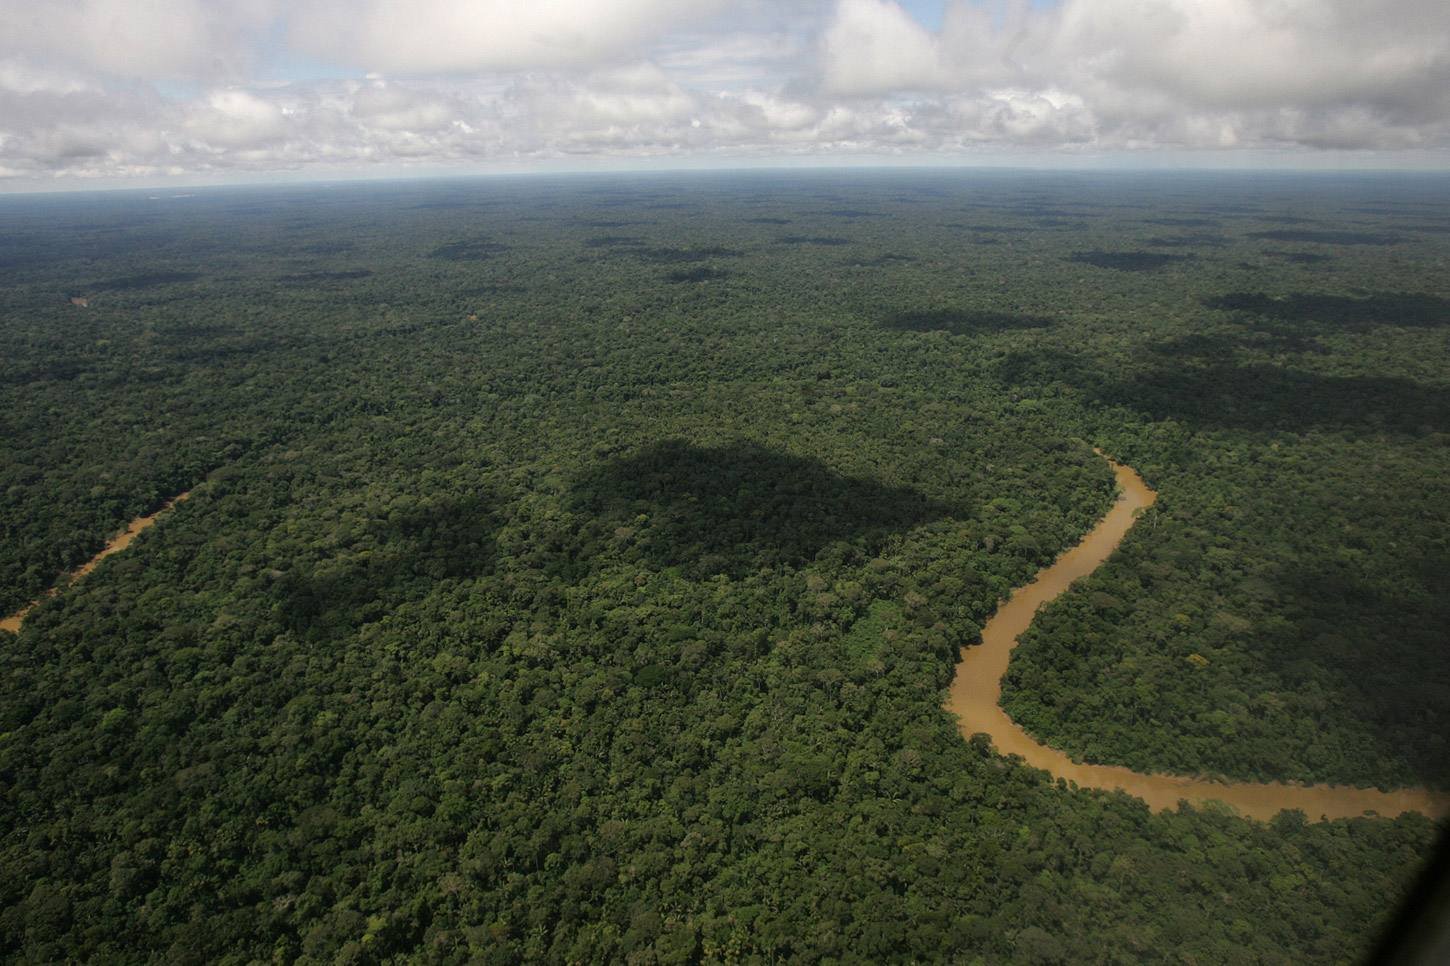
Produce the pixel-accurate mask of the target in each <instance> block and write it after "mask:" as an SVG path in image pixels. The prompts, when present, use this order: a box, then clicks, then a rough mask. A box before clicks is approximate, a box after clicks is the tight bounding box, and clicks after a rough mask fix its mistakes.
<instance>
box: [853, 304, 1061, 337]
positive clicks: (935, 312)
mask: <svg viewBox="0 0 1450 966" xmlns="http://www.w3.org/2000/svg"><path fill="white" fill-rule="evenodd" d="M881 324H882V327H883V328H887V329H895V330H897V331H898V332H950V333H951V334H952V335H981V334H984V333H988V332H1006V331H1009V330H1012V329H1045V328H1048V327H1049V326H1051V325H1052V324H1053V320H1052V319H1050V318H1047V317H1046V316H1043V315H1023V314H1020V313H1016V312H992V311H987V310H982V309H921V310H917V311H912V312H898V313H896V314H895V315H892V316H889V317H888V318H886V319H885V320H884V321H883V322H882V323H881Z"/></svg>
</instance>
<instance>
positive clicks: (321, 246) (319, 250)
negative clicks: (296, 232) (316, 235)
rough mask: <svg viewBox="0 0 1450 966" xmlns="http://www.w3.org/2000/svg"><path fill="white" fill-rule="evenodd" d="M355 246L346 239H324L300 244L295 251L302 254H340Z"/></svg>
mask: <svg viewBox="0 0 1450 966" xmlns="http://www.w3.org/2000/svg"><path fill="white" fill-rule="evenodd" d="M355 248H357V246H356V245H354V244H353V243H352V242H346V241H325V242H313V243H312V244H311V245H300V246H298V248H297V251H299V252H301V253H303V254H304V255H341V254H343V253H345V252H350V251H352V250H353V249H355Z"/></svg>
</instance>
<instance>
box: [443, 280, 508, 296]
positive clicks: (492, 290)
mask: <svg viewBox="0 0 1450 966" xmlns="http://www.w3.org/2000/svg"><path fill="white" fill-rule="evenodd" d="M524 290H525V289H524V287H523V286H522V285H515V284H514V283H513V282H487V283H485V284H483V285H470V286H468V287H467V288H460V289H457V290H456V291H457V293H458V294H459V295H512V294H514V293H516V292H522V291H524Z"/></svg>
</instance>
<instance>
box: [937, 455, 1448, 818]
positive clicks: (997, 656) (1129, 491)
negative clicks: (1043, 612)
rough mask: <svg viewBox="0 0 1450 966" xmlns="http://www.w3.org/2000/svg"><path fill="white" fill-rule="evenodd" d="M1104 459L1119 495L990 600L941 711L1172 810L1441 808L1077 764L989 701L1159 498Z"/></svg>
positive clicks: (1264, 812) (1429, 801) (1058, 770)
mask: <svg viewBox="0 0 1450 966" xmlns="http://www.w3.org/2000/svg"><path fill="white" fill-rule="evenodd" d="M1105 458H1106V457H1105ZM1108 463H1109V464H1110V465H1111V466H1112V468H1113V472H1114V474H1116V476H1117V478H1118V499H1117V502H1116V503H1114V504H1113V507H1112V509H1111V510H1109V511H1108V514H1107V516H1105V517H1103V518H1102V519H1101V520H1100V521H1098V525H1097V526H1096V527H1094V528H1093V530H1092V532H1091V533H1089V534H1088V535H1087V536H1086V537H1084V538H1083V539H1082V542H1081V543H1079V544H1078V545H1077V546H1075V547H1073V548H1072V549H1071V550H1068V551H1067V552H1066V553H1064V554H1063V555H1062V556H1061V557H1058V558H1057V561H1056V562H1055V563H1053V564H1052V565H1051V566H1049V567H1047V568H1046V569H1044V570H1042V571H1039V572H1038V574H1037V576H1036V577H1034V578H1033V580H1032V582H1031V583H1029V584H1028V585H1027V586H1025V587H1019V588H1017V589H1016V590H1014V591H1013V592H1012V596H1011V598H1010V599H1009V600H1007V601H1006V602H1004V603H1003V604H1001V605H1000V606H999V607H998V608H997V611H996V613H994V614H993V615H992V617H991V619H990V620H989V621H988V622H987V626H986V627H985V628H983V629H982V643H981V644H979V645H975V646H972V647H964V648H962V653H961V659H960V661H959V662H958V663H957V671H956V677H955V678H954V679H953V680H952V686H951V690H950V691H949V692H948V695H947V702H946V709H947V710H948V711H950V712H951V713H952V714H954V715H956V716H957V728H958V730H960V731H961V733H962V735H963V737H968V738H970V737H971V736H972V735H974V734H978V733H985V734H987V735H988V736H989V737H991V739H992V744H993V745H994V746H995V747H996V749H997V751H998V753H999V754H1004V755H1020V756H1021V757H1022V759H1023V760H1024V761H1026V762H1027V764H1029V765H1031V766H1033V767H1034V768H1041V769H1043V770H1045V771H1047V772H1049V773H1051V775H1052V776H1053V777H1054V778H1065V779H1067V780H1068V781H1070V782H1073V783H1075V784H1077V785H1078V786H1079V787H1082V788H1098V789H1103V790H1106V791H1111V790H1113V789H1121V790H1122V791H1125V792H1127V793H1128V794H1130V795H1136V796H1137V797H1138V798H1141V799H1143V800H1144V801H1145V802H1147V803H1148V805H1149V807H1150V808H1152V809H1154V810H1155V811H1161V810H1164V809H1171V808H1175V807H1177V805H1178V803H1179V801H1188V802H1191V803H1193V804H1195V805H1198V804H1201V803H1203V802H1207V801H1210V800H1213V801H1219V802H1224V803H1225V804H1228V805H1231V806H1233V807H1234V809H1236V810H1237V811H1238V812H1239V814H1241V815H1246V816H1248V817H1251V818H1257V819H1270V818H1273V817H1274V816H1275V815H1277V814H1278V813H1279V812H1280V811H1282V810H1283V809H1288V808H1298V809H1302V810H1303V811H1304V814H1305V815H1307V816H1308V817H1309V818H1310V820H1318V819H1321V818H1325V819H1335V818H1352V817H1354V816H1358V815H1363V814H1364V813H1365V812H1374V813H1377V814H1379V815H1399V814H1400V813H1401V812H1420V813H1422V814H1424V815H1428V816H1432V817H1442V816H1445V815H1450V792H1436V791H1430V790H1428V789H1423V788H1403V789H1397V790H1395V791H1389V792H1382V791H1380V790H1379V789H1376V788H1354V787H1351V786H1347V785H1300V784H1285V783H1282V782H1224V781H1215V780H1212V779H1205V778H1189V777H1185V776H1180V775H1166V774H1157V773H1152V772H1148V773H1145V772H1136V771H1133V770H1132V769H1129V768H1124V767H1123V766H1121V765H1089V764H1083V763H1081V762H1076V761H1073V760H1072V759H1071V758H1069V757H1068V756H1067V755H1065V754H1063V753H1062V752H1060V751H1058V750H1057V749H1056V748H1049V747H1048V746H1047V745H1044V744H1042V743H1041V742H1040V741H1038V740H1037V739H1035V738H1033V737H1032V736H1031V735H1029V734H1028V733H1027V732H1025V731H1023V730H1022V728H1021V727H1019V726H1018V725H1017V723H1016V722H1014V721H1013V720H1012V719H1011V718H1010V717H1008V715H1007V712H1005V711H1003V710H1002V707H1001V705H1000V704H999V703H998V702H999V701H1000V700H1001V697H1002V676H1003V675H1004V674H1006V673H1007V662H1008V661H1009V660H1010V659H1011V657H1012V649H1013V648H1014V647H1016V646H1017V639H1018V638H1019V637H1020V636H1021V635H1022V633H1023V632H1024V631H1026V630H1027V628H1028V627H1029V626H1030V625H1031V623H1032V618H1033V617H1034V616H1035V615H1036V613H1037V609H1038V608H1039V607H1041V606H1042V605H1043V604H1045V603H1047V602H1048V601H1050V600H1052V599H1054V598H1055V597H1057V596H1058V595H1059V594H1061V593H1062V592H1063V591H1065V590H1067V588H1068V587H1069V586H1070V585H1071V584H1072V583H1073V581H1075V580H1077V579H1078V578H1080V577H1085V576H1087V575H1088V574H1090V573H1092V572H1093V571H1094V570H1096V569H1098V567H1100V566H1101V565H1102V563H1103V561H1105V560H1107V559H1108V556H1109V555H1110V554H1111V553H1112V552H1113V551H1114V550H1115V549H1117V546H1118V544H1120V543H1122V541H1123V537H1124V536H1126V535H1127V533H1128V531H1129V530H1130V529H1132V526H1133V524H1134V522H1136V520H1137V517H1138V512H1139V511H1140V510H1143V509H1145V508H1147V507H1149V506H1152V505H1153V501H1154V500H1156V499H1157V498H1158V494H1156V493H1155V492H1153V491H1152V490H1151V489H1149V488H1148V484H1146V483H1144V482H1143V478H1142V477H1140V476H1139V475H1138V474H1137V473H1136V472H1134V471H1133V469H1132V468H1131V467H1127V466H1123V465H1121V464H1119V463H1115V462H1113V461H1112V460H1111V459H1109V460H1108Z"/></svg>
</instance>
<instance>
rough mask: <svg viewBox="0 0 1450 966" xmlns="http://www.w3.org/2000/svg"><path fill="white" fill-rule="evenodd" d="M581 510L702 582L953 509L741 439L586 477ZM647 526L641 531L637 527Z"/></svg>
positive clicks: (807, 555)
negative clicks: (613, 524) (641, 521)
mask: <svg viewBox="0 0 1450 966" xmlns="http://www.w3.org/2000/svg"><path fill="white" fill-rule="evenodd" d="M574 492H575V504H576V510H577V511H578V512H581V513H585V514H588V515H590V516H592V517H595V518H603V519H606V520H612V521H617V523H618V526H620V527H622V528H624V530H623V531H620V532H624V531H629V533H628V534H627V538H628V539H632V540H634V541H635V542H634V546H635V547H636V548H637V550H638V551H639V552H640V553H642V554H643V556H644V557H645V558H646V559H647V560H649V561H650V562H651V563H652V564H653V565H654V566H656V567H671V566H680V567H682V568H683V569H684V570H685V571H686V572H687V573H689V574H690V575H691V576H694V577H700V578H704V577H709V576H712V575H714V574H717V573H728V574H730V575H732V576H742V575H744V574H747V573H753V572H755V571H756V570H759V569H761V568H768V567H775V566H782V565H784V566H796V565H800V564H803V563H806V562H808V561H810V560H811V559H813V558H814V557H815V556H816V554H817V553H819V552H820V551H821V550H822V549H823V548H825V547H826V546H827V545H829V544H831V543H834V542H836V541H840V540H850V541H865V542H866V543H867V544H874V543H876V542H878V541H880V540H883V539H885V537H886V536H887V535H889V534H891V533H895V532H900V531H903V530H907V529H909V528H911V527H913V526H916V525H918V524H921V523H924V522H927V521H929V520H934V519H939V518H941V517H945V516H948V515H950V514H951V513H953V512H954V510H953V508H952V507H950V506H948V505H947V504H945V503H941V502H939V501H936V500H932V499H930V498H928V497H927V496H925V495H924V494H922V493H920V492H918V491H916V490H912V489H909V488H905V487H897V486H888V485H886V484H884V483H880V482H878V481H876V480H871V479H864V478H859V477H851V476H845V475H842V474H840V473H837V472H836V471H835V470H832V469H831V468H830V467H829V466H827V465H826V464H825V463H822V462H821V461H819V460H815V459H810V458H806V457H800V456H794V455H791V454H789V453H785V452H781V451H779V450H774V449H770V448H767V447H765V446H761V445H760V444H758V443H753V442H748V441H738V442H733V443H728V444H725V445H721V446H696V445H694V444H692V443H688V442H685V441H683V440H664V441H661V442H658V443H655V444H653V445H651V446H648V447H646V448H645V449H644V450H642V451H640V452H638V453H636V454H634V455H632V456H628V457H624V458H621V459H617V460H614V461H612V462H610V463H608V464H606V465H604V466H602V467H600V468H599V469H597V470H595V471H593V472H591V473H589V474H587V475H586V476H584V477H582V478H581V479H579V480H578V481H577V482H576V484H575V487H574ZM640 514H647V515H648V516H649V522H648V524H647V525H644V526H641V527H639V529H638V532H637V533H635V532H633V531H634V528H635V521H636V520H637V518H638V516H639V515H640Z"/></svg>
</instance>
